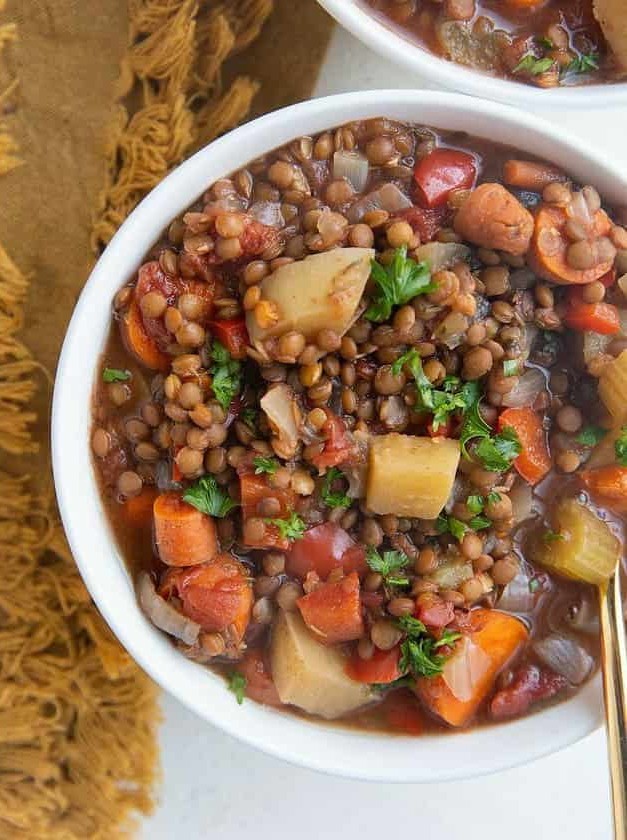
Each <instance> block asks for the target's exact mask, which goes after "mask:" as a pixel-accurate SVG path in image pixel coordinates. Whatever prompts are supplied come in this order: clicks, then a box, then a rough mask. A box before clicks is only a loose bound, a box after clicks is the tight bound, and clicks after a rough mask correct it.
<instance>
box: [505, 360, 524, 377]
mask: <svg viewBox="0 0 627 840" xmlns="http://www.w3.org/2000/svg"><path fill="white" fill-rule="evenodd" d="M519 370H520V368H519V365H518V361H517V359H505V361H504V362H503V376H516V375H517V374H518V372H519Z"/></svg>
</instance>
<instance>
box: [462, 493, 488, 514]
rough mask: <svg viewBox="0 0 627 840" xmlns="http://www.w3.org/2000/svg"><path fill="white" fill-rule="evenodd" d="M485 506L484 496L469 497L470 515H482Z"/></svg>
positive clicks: (467, 500) (467, 504)
mask: <svg viewBox="0 0 627 840" xmlns="http://www.w3.org/2000/svg"><path fill="white" fill-rule="evenodd" d="M484 504H485V502H484V499H483V496H477V495H476V494H473V495H472V496H468V498H467V499H466V507H467V508H468V510H469V511H470V513H481V511H482V510H483V505H484Z"/></svg>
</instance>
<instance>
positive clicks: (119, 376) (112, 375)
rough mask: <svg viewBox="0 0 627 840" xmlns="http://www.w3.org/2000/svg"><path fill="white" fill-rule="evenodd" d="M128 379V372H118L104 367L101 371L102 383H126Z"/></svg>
mask: <svg viewBox="0 0 627 840" xmlns="http://www.w3.org/2000/svg"><path fill="white" fill-rule="evenodd" d="M130 378H131V372H130V370H119V369H118V368H109V367H106V368H105V369H104V370H103V371H102V381H103V382H126V381H127V380H128V379H130Z"/></svg>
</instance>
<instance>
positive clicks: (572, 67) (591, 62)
mask: <svg viewBox="0 0 627 840" xmlns="http://www.w3.org/2000/svg"><path fill="white" fill-rule="evenodd" d="M598 69H599V54H598V53H594V52H591V53H582V54H581V55H578V56H577V58H573V60H572V61H571V62H570V64H569V65H568V66H567V67H566V70H565V71H564V73H565V74H566V73H577V74H581V73H591V72H592V71H593V70H598Z"/></svg>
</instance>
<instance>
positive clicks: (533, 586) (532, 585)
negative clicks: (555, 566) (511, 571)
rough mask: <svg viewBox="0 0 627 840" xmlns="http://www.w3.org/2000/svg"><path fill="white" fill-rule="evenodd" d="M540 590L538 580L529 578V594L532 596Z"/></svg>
mask: <svg viewBox="0 0 627 840" xmlns="http://www.w3.org/2000/svg"><path fill="white" fill-rule="evenodd" d="M538 589H540V581H539V580H538V578H531V580H530V581H529V592H531V594H532V595H533V593H534V592H537V591H538Z"/></svg>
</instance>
